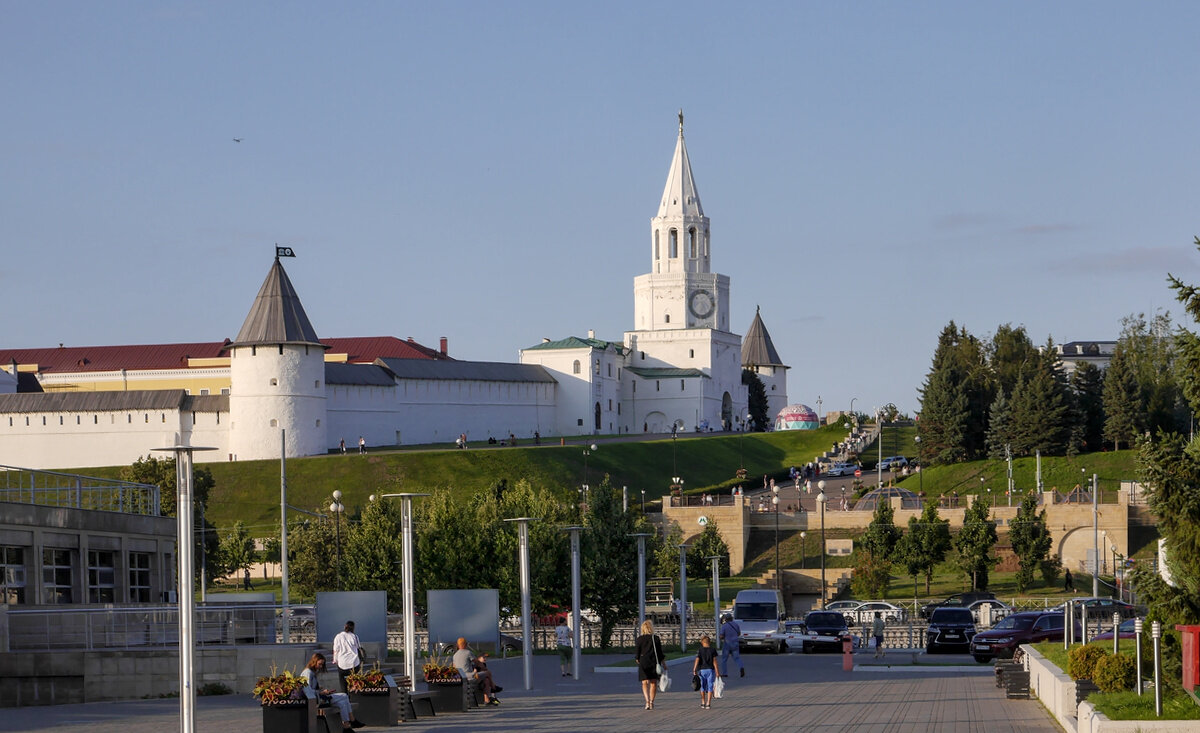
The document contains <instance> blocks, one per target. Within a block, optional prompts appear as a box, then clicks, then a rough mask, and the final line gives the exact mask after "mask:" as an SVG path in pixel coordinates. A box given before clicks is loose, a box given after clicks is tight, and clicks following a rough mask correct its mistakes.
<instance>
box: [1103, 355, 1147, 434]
mask: <svg viewBox="0 0 1200 733" xmlns="http://www.w3.org/2000/svg"><path fill="white" fill-rule="evenodd" d="M1142 424H1143V423H1142V416H1141V408H1140V399H1139V395H1138V386H1137V381H1136V379H1135V378H1134V375H1133V371H1132V370H1131V369H1130V367H1129V363H1128V360H1127V358H1126V352H1125V349H1124V348H1122V346H1121V345H1120V344H1117V348H1116V350H1115V351H1114V352H1113V357H1112V360H1111V361H1110V362H1109V363H1108V369H1106V370H1105V372H1104V439H1105V440H1107V441H1110V442H1112V444H1113V448H1114V449H1116V450H1121V444H1122V443H1124V444H1125V445H1126V446H1128V445H1130V444H1132V443H1133V442H1134V441H1136V440H1137V438H1138V436H1139V435H1141V434H1142Z"/></svg>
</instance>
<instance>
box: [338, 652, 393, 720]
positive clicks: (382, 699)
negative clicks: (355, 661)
mask: <svg viewBox="0 0 1200 733" xmlns="http://www.w3.org/2000/svg"><path fill="white" fill-rule="evenodd" d="M346 693H347V694H348V695H349V696H350V704H351V705H353V706H354V716H355V717H356V718H358V719H359V720H361V721H362V722H363V723H366V724H367V725H381V726H392V725H399V722H400V721H399V717H400V694H399V693H400V691H399V690H397V689H396V684H395V682H394V681H393V680H392V678H391V676H390V675H386V674H384V673H383V670H381V669H380V668H379V663H378V662H376V664H375V666H374V667H372V668H371V669H368V670H364V671H362V672H352V673H350V674H348V675H346Z"/></svg>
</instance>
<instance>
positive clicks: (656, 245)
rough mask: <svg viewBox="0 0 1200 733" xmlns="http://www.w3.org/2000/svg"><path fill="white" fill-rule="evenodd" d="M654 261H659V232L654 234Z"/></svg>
mask: <svg viewBox="0 0 1200 733" xmlns="http://www.w3.org/2000/svg"><path fill="white" fill-rule="evenodd" d="M654 259H655V261H657V260H658V232H654Z"/></svg>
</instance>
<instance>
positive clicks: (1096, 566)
mask: <svg viewBox="0 0 1200 733" xmlns="http://www.w3.org/2000/svg"><path fill="white" fill-rule="evenodd" d="M1084 475H1085V476H1086V475H1087V474H1086V473H1085V474H1084ZM1099 502H1100V498H1099V492H1097V491H1096V474H1094V473H1093V474H1092V555H1093V559H1092V597H1093V598H1095V597H1096V596H1098V595H1100V503H1099Z"/></svg>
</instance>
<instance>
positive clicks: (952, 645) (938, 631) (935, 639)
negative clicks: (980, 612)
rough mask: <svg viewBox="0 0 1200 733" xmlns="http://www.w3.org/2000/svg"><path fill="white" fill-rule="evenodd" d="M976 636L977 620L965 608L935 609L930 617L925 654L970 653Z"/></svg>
mask: <svg viewBox="0 0 1200 733" xmlns="http://www.w3.org/2000/svg"><path fill="white" fill-rule="evenodd" d="M974 636H975V619H974V618H973V617H972V616H971V612H970V611H968V610H967V609H965V608H958V607H947V608H935V609H934V610H933V614H932V615H931V616H930V617H929V628H928V629H926V631H925V652H926V653H927V654H934V653H937V652H940V651H945V650H947V649H950V650H952V651H953V650H958V651H962V652H967V651H970V649H971V639H972V637H974Z"/></svg>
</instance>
